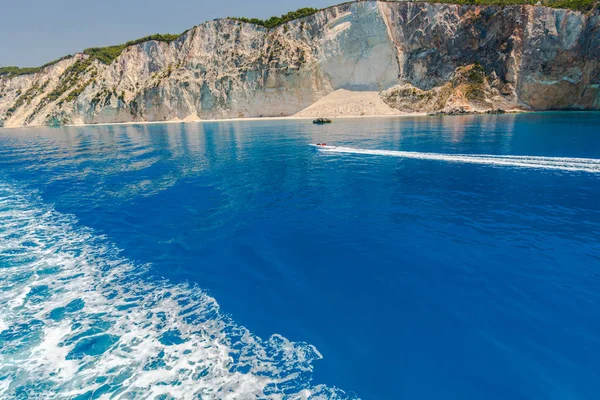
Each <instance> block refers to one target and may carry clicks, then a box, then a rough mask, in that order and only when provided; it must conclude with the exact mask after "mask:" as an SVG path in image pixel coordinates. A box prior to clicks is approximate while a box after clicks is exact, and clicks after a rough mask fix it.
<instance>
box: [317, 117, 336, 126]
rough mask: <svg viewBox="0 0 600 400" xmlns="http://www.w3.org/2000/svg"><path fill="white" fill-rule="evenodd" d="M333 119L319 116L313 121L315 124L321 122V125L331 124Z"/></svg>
mask: <svg viewBox="0 0 600 400" xmlns="http://www.w3.org/2000/svg"><path fill="white" fill-rule="evenodd" d="M332 122H333V121H331V120H330V119H328V118H317V119H315V120H314V121H313V124H319V125H323V124H330V123H332Z"/></svg>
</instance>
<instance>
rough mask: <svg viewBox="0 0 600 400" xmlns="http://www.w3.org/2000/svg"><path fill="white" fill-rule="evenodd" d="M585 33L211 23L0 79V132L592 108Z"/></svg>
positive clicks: (515, 14)
mask: <svg viewBox="0 0 600 400" xmlns="http://www.w3.org/2000/svg"><path fill="white" fill-rule="evenodd" d="M599 28H600V12H599V11H593V12H591V13H590V14H588V15H586V14H583V13H581V12H576V11H569V10H559V9H551V8H546V7H541V6H507V7H496V6H467V5H451V4H437V3H435V4H434V3H408V2H376V1H362V2H355V3H347V4H342V5H339V6H335V7H331V8H328V9H325V10H322V11H320V12H318V13H316V14H314V15H312V16H310V17H307V18H303V19H300V20H296V21H292V22H290V23H287V24H285V25H283V26H280V27H278V28H276V29H273V30H267V29H265V28H263V27H260V26H256V25H252V24H248V23H243V22H239V21H233V20H217V21H212V22H207V23H205V24H202V25H200V26H198V27H195V28H193V29H191V30H189V31H188V32H186V33H185V34H183V35H182V36H181V37H179V38H178V39H177V40H175V41H174V42H171V43H165V42H157V41H149V42H145V43H142V44H139V45H134V46H130V47H128V48H127V49H126V50H125V51H124V52H123V53H122V54H121V56H120V57H119V58H117V59H116V60H115V61H114V62H112V63H111V64H110V65H106V64H103V63H101V62H100V61H98V60H93V61H92V60H91V59H90V58H89V56H87V55H84V54H77V55H75V56H73V57H71V58H68V59H65V60H63V61H61V62H59V63H57V64H54V65H52V66H50V67H47V68H45V69H44V70H42V71H41V72H39V73H36V74H31V75H21V76H15V77H6V76H4V77H0V125H2V124H3V125H4V126H6V127H13V126H25V125H61V124H91V123H101V122H129V121H163V120H177V119H181V120H185V119H215V118H231V117H234V118H237V117H259V116H265V117H267V116H288V115H293V114H295V113H297V112H299V111H301V110H303V109H305V108H306V107H308V106H310V105H311V104H313V103H314V102H316V101H317V100H319V99H321V98H323V97H324V96H326V95H328V94H329V93H331V92H333V91H335V90H337V89H346V90H351V91H371V92H372V91H377V92H380V97H381V99H382V100H383V101H384V102H385V103H387V104H388V105H389V106H391V107H393V108H395V109H397V110H400V111H439V110H450V109H454V108H463V109H466V110H474V111H485V110H488V109H496V108H502V109H526V110H546V109H600V29H599Z"/></svg>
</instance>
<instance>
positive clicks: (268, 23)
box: [229, 7, 319, 29]
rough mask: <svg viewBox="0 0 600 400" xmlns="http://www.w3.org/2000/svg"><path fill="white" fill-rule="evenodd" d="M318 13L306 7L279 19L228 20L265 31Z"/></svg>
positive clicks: (235, 18) (314, 9) (316, 10)
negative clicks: (258, 27)
mask: <svg viewBox="0 0 600 400" xmlns="http://www.w3.org/2000/svg"><path fill="white" fill-rule="evenodd" d="M318 11H319V9H318V8H310V7H306V8H300V9H298V10H296V11H290V12H289V13H287V14H284V15H282V16H281V17H271V18H269V19H265V20H263V19H258V18H245V17H229V19H233V20H236V21H242V22H248V23H250V24H254V25H260V26H264V27H265V28H267V29H273V28H276V27H278V26H280V25H283V24H285V23H287V22H290V21H293V20H296V19H300V18H304V17H308V16H310V15H313V14H314V13H316V12H318Z"/></svg>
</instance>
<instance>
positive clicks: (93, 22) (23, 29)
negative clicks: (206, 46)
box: [0, 0, 343, 66]
mask: <svg viewBox="0 0 600 400" xmlns="http://www.w3.org/2000/svg"><path fill="white" fill-rule="evenodd" d="M338 2H339V3H341V2H343V0H339V1H336V0H286V1H281V0H252V1H248V0H227V1H219V0H216V1H215V0H212V1H201V0H171V1H169V0H160V1H159V0H101V1H97V0H96V1H89V0H88V1H85V0H83V1H82V0H52V1H48V0H28V1H7V2H5V3H6V4H3V5H2V6H1V7H0V8H1V10H0V66H6V65H18V66H37V65H41V64H44V63H45V62H48V61H50V60H54V59H56V58H58V57H60V56H63V55H65V54H72V53H75V52H77V51H81V50H82V49H84V48H86V47H94V46H107V45H112V44H119V43H124V42H126V41H128V40H132V39H136V38H139V37H142V36H147V35H150V34H153V33H180V32H183V31H184V30H186V29H188V28H191V27H192V26H194V25H198V24H200V23H202V22H204V21H207V20H211V19H214V18H218V17H227V16H246V17H258V18H265V17H270V16H272V15H281V14H284V13H286V12H288V11H292V10H296V9H298V8H300V7H317V8H321V7H326V6H329V5H333V4H337V3H338Z"/></svg>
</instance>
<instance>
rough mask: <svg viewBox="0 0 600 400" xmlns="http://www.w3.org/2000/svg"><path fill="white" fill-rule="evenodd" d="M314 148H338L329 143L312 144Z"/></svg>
mask: <svg viewBox="0 0 600 400" xmlns="http://www.w3.org/2000/svg"><path fill="white" fill-rule="evenodd" d="M310 145H311V146H312V147H315V148H317V149H335V148H336V147H337V146H330V145H328V144H327V143H316V144H315V143H311V144H310Z"/></svg>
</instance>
